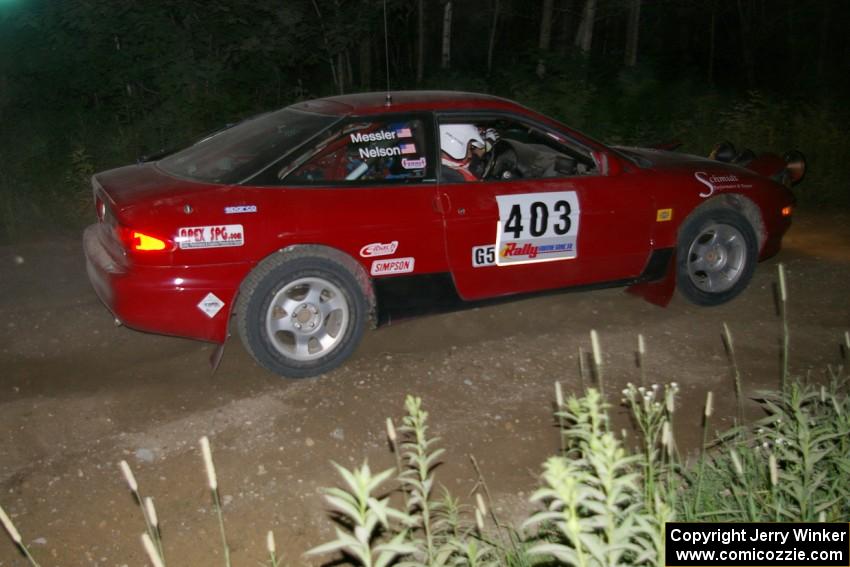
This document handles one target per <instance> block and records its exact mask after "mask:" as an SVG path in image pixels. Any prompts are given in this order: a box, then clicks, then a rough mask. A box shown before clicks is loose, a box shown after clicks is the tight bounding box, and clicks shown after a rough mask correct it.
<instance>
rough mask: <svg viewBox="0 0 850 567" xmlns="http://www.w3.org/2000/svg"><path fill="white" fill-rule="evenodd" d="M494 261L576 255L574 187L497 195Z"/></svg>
mask: <svg viewBox="0 0 850 567" xmlns="http://www.w3.org/2000/svg"><path fill="white" fill-rule="evenodd" d="M496 202H497V203H498V205H499V223H498V225H497V229H496V251H497V255H496V265H498V266H506V265H511V264H525V263H530V262H548V261H553V260H571V259H573V258H576V257H577V256H578V228H579V218H580V216H581V215H580V212H581V210H580V208H579V201H578V195H577V194H576V192H575V191H559V192H555V193H527V194H523V195H497V196H496Z"/></svg>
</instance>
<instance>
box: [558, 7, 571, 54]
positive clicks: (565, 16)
mask: <svg viewBox="0 0 850 567" xmlns="http://www.w3.org/2000/svg"><path fill="white" fill-rule="evenodd" d="M572 10H573V0H563V2H561V34H560V38H559V40H558V55H560V56H561V57H564V56H566V54H567V50H568V49H569V47H570V44H571V43H572V41H571V38H572V25H573V18H572Z"/></svg>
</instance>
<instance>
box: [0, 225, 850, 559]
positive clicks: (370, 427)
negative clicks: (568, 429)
mask: <svg viewBox="0 0 850 567" xmlns="http://www.w3.org/2000/svg"><path fill="white" fill-rule="evenodd" d="M780 261H781V262H783V263H785V265H786V267H787V274H788V284H789V294H790V304H789V311H790V315H791V319H792V348H793V354H792V359H791V364H792V368H793V370H794V371H796V372H799V373H804V372H806V371H807V370H809V369H814V371H815V373H817V372H819V371H820V369H821V368H823V367H824V365H825V364H826V363H834V362H837V361H838V360H839V347H838V344H839V341H840V339H841V336H842V334H843V333H844V331H845V330H848V329H850V294H848V284H850V216H848V215H847V214H830V215H826V214H822V213H821V214H817V215H813V214H811V213H809V214H806V213H802V214H799V215H798V218H797V219H796V220H795V225H794V228H793V229H792V231H791V232H790V233H789V235H788V236H787V238H786V242H785V250H784V251H783V252H782V253H781V254H780V255H779V256H777V257H776V258H773V259H771V260H769V261H767V262H765V263H763V264H761V265H760V266H759V268H758V270H757V272H756V275H755V279H754V281H753V283H752V284H751V286H750V287H749V289H748V290H747V291H746V292H745V293H744V294H743V295H742V296H741V297H740V298H738V299H737V300H735V301H733V302H732V303H731V304H728V305H724V306H721V307H717V308H712V309H704V308H697V307H694V306H691V305H689V304H687V303H685V302H684V301H683V300H682V299H680V298H676V299H674V301H673V303H672V304H671V305H670V306H669V307H668V308H666V309H660V308H658V307H654V306H652V305H650V304H648V303H645V302H643V301H642V300H640V299H638V298H635V297H632V296H630V295H628V294H625V293H624V292H623V291H622V290H619V289H613V290H603V291H593V292H583V293H571V294H560V295H555V296H547V297H538V298H533V299H525V300H522V301H516V302H511V303H507V304H503V305H498V306H490V307H484V308H478V309H473V310H468V311H463V312H457V313H450V314H446V315H436V316H430V317H424V318H420V319H415V320H411V321H406V322H404V323H401V324H396V325H393V326H390V327H386V328H382V329H380V330H377V331H372V332H369V333H367V336H366V338H365V340H364V342H363V345H362V346H361V348H360V350H359V351H358V353H357V355H356V356H355V358H354V359H353V360H351V361H350V362H349V363H348V364H347V365H346V366H344V367H343V368H342V369H340V370H337V371H335V372H333V373H331V374H330V375H327V376H324V377H321V378H318V379H310V380H304V381H283V380H280V379H277V378H276V377H274V376H272V375H270V374H269V373H267V372H266V371H264V370H263V369H261V368H259V367H257V366H256V365H255V364H254V363H253V362H252V361H251V359H250V358H249V357H248V355H247V354H246V353H245V352H244V350H243V349H242V347H241V345H240V344H239V342H238V340H236V339H231V341H230V342H229V344H228V347H227V351H226V353H225V357H224V361H223V363H222V365H221V367H220V369H219V371H218V372H217V373H216V374H215V375H211V373H210V369H209V365H208V362H207V359H208V356H209V354H210V351H211V347H210V346H209V345H205V344H202V343H197V342H192V341H185V340H180V339H174V338H167V337H159V336H154V335H146V334H142V333H138V332H135V331H132V330H129V329H126V328H121V327H118V328H116V327H114V326H113V323H112V319H111V317H110V316H109V314H108V313H107V311H106V310H105V309H104V308H103V307H102V306H101V305H100V304H99V303H98V300H97V298H96V297H95V295H94V293H93V292H92V291H91V289H90V288H89V285H88V282H87V280H86V277H85V270H84V263H83V258H82V254H81V250H80V244H79V242H77V241H75V240H70V239H64V240H60V241H59V242H49V243H38V244H29V245H20V246H6V247H0V504H2V506H3V507H4V508H5V509H6V510H7V511H8V512H9V513H10V515H11V516H12V518H13V520H14V521H15V523H16V524H17V526H18V528H19V529H20V531H21V532H22V534H23V537H24V539H25V540H26V541H27V542H29V543H30V544H31V547H32V550H33V552H34V554H35V555H36V557H37V558H39V559H40V560H41V564H42V565H45V566H46V565H54V564H55V565H60V564H61V565H110V566H111V565H143V564H145V557H144V555H143V552H142V548H141V545H140V544H139V536H140V534H141V533H142V531H143V530H144V524H143V522H142V517H141V515H140V513H139V511H138V509H137V508H136V507H135V506H134V503H133V500H132V498H131V496H130V494H129V492H128V490H127V488H126V485H125V483H124V481H123V479H122V477H121V474H120V473H119V470H118V467H117V463H118V461H120V460H121V459H126V460H127V461H129V462H130V464H131V465H132V466H133V468H134V470H135V471H136V476H137V478H138V479H139V483H140V486H141V490H142V492H143V493H144V494H145V495H151V496H153V497H154V500H155V501H156V505H157V509H158V512H159V516H160V518H161V526H162V531H163V535H164V541H165V555H166V559H167V560H168V562H169V564H170V565H213V564H217V563H219V562H220V561H221V556H220V550H219V546H218V525H217V520H216V518H215V515H214V512H213V510H212V507H211V505H210V498H209V494H208V492H207V490H206V485H205V474H204V469H203V464H202V461H201V457H200V452H199V450H198V445H197V440H198V438H199V437H201V436H202V435H209V436H210V439H211V442H212V445H213V451H214V455H215V460H216V464H217V468H218V472H219V483H220V486H221V493H222V495H223V498H224V502H225V522H226V524H227V531H228V536H229V539H230V542H231V547H232V553H233V560H234V564H235V565H256V564H257V561H261V560H262V559H263V558H264V556H265V555H264V538H265V533H266V531H267V530H268V529H273V530H274V531H275V533H276V535H277V539H278V547H279V548H282V549H283V551H284V555H285V557H286V558H287V564H292V565H296V564H301V563H307V561H306V560H304V559H303V558H302V557H301V554H302V553H303V552H304V551H305V550H306V549H308V548H310V547H312V546H313V545H317V544H318V543H321V542H323V541H327V540H328V539H329V535H330V534H331V530H332V525H331V524H330V523H329V522H328V521H327V520H326V517H327V514H326V507H325V506H324V504H323V500H322V497H321V495H320V494H319V493H318V488H319V487H322V486H331V485H334V484H335V483H336V480H337V479H336V477H335V473H334V472H333V470H332V467H331V466H330V464H329V461H330V460H334V461H337V462H339V463H341V464H344V465H346V466H353V465H354V464H359V463H360V462H361V461H362V460H363V459H364V458H368V459H369V462H370V464H371V466H372V468H373V469H383V468H387V467H390V466H392V464H393V462H394V461H393V458H392V456H391V454H390V453H389V452H388V451H387V446H386V441H385V434H384V418H385V417H387V416H393V417H397V416H400V415H401V412H402V404H403V400H404V396H405V394H407V393H413V394H416V395H419V396H421V397H422V398H423V399H424V402H425V404H426V407H427V409H428V410H429V411H430V414H431V418H432V432H433V433H434V434H436V435H440V436H442V437H443V442H444V445H445V446H446V447H447V449H448V452H447V455H446V457H445V460H446V463H445V464H444V465H443V466H442V467H441V468H440V469H439V472H438V479H439V480H440V481H441V482H443V483H445V484H446V485H447V486H448V487H450V488H451V489H453V490H454V491H456V494H457V495H460V496H463V497H466V496H467V493H468V491H469V489H470V488H471V487H472V485H473V483H474V478H473V477H474V475H473V471H472V469H471V466H470V465H469V460H468V458H467V454H470V453H471V454H474V455H475V456H476V458H477V459H478V461H479V462H480V463H481V465H482V467H483V469H484V471H485V476H486V480H487V481H488V483H489V485H490V489H491V490H492V491H493V492H494V493H495V498H496V501H497V503H498V504H499V508H500V509H499V510H498V513H499V514H501V515H502V516H503V517H505V518H506V519H508V518H519V517H521V516H522V515H523V514H524V513H525V511H526V509H527V505H526V504H525V500H526V499H527V497H528V495H529V494H530V492H531V491H532V490H533V489H534V488H535V487H536V485H537V474H538V471H539V470H540V469H539V465H540V463H541V462H542V461H543V460H544V459H545V457H546V456H547V455H549V454H550V453H551V452H552V451H554V450H555V449H556V447H557V436H556V433H555V430H554V429H553V427H552V420H551V418H550V413H551V404H552V400H553V382H554V381H555V380H562V381H563V382H564V384H565V386H566V387H565V390H566V391H568V392H570V391H579V389H580V382H579V377H578V372H577V355H576V352H577V349H578V347H580V346H581V347H583V348H585V349H587V348H588V346H589V338H588V331H589V330H590V329H591V328H595V329H597V330H598V331H599V333H600V337H601V341H602V346H603V350H604V361H605V376H606V379H607V383H606V387H607V389H608V392H610V393H611V398H612V399H618V398H619V395H617V394H614V393H615V392H616V393H618V392H619V391H620V390H621V389H622V388H623V386H624V385H625V383H626V382H628V381H637V380H638V371H637V369H636V367H635V364H634V361H635V349H636V336H637V333H639V332H640V333H643V334H644V336H645V337H646V343H647V347H648V351H649V353H648V357H647V364H646V369H647V374H648V376H649V377H650V378H651V380H652V381H653V382H669V381H678V382H679V383H680V385H681V386H682V392H681V394H682V409H681V410H680V414H679V415H680V417H679V418H678V432H677V435H678V442H679V444H680V445H681V446H684V447H693V446H694V445H695V439H696V438H697V436H698V434H699V431H698V427H699V423H700V415H701V411H702V403H703V400H704V397H705V393H706V391H707V390H709V389H710V390H713V391H714V392H715V395H716V397H717V399H719V400H720V408H719V413H720V414H721V416H724V417H722V419H723V420H724V422H725V423H727V424H728V423H730V417H729V416H730V415H731V414H732V413H733V412H734V398H733V387H732V383H731V380H730V377H729V372H728V367H727V365H726V358H725V354H724V349H723V345H722V343H721V340H720V329H721V324H722V322H724V321H725V322H727V323H728V324H729V326H730V328H731V329H732V332H733V334H734V337H735V346H736V349H737V351H738V354H739V357H740V361H741V367H742V371H743V374H744V388H745V390H746V391H747V392H754V391H756V390H758V389H761V388H765V387H772V386H775V385H776V384H777V383H778V376H779V357H778V352H779V351H778V341H779V336H780V335H779V329H780V324H779V319H778V317H777V315H776V312H775V307H774V298H773V283H774V281H775V274H776V263H777V262H780ZM750 409H752V408H750ZM616 413H617V416H618V419H619V421H621V422H622V424H623V425H626V424H627V421H626V419H625V417H624V414H623V412H622V411H621V410H617V412H616ZM7 565H24V560H23V558H22V556H20V554H18V552H17V551H16V549H15V548H14V547H13V546H12V544H11V541H10V540H8V538H6V537H5V534H0V566H7Z"/></svg>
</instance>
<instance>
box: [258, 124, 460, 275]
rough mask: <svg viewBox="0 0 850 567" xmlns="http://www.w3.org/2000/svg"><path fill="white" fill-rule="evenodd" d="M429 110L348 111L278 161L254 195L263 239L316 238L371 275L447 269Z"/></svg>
mask: <svg viewBox="0 0 850 567" xmlns="http://www.w3.org/2000/svg"><path fill="white" fill-rule="evenodd" d="M432 121H433V117H432V116H431V115H430V114H429V113H415V112H414V113H402V114H397V113H386V114H381V115H367V116H352V117H348V118H346V119H344V120H342V121H340V122H339V123H338V124H336V125H335V126H334V127H333V128H332V129H331V130H330V131H329V132H327V133H326V134H325V135H324V136H322V137H321V138H320V139H317V140H316V141H315V142H314V143H312V144H311V145H310V147H309V148H306V149H305V150H304V151H302V152H301V153H300V154H299V155H298V156H295V157H294V158H290V159H288V160H287V161H285V162H283V163H280V164H275V166H274V167H271V168H269V171H268V173H266V176H265V177H264V178H262V179H261V180H260V182H258V183H257V185H258V186H264V189H263V190H261V191H257V192H256V193H255V194H254V196H255V199H257V200H258V201H260V200H262V203H263V209H264V211H265V212H266V213H267V214H266V219H267V222H268V225H269V227H268V233H269V234H270V235H271V236H272V238H271V239H270V241H269V242H268V243H267V246H268V247H269V248H270V249H271V250H275V249H279V248H281V247H283V246H286V245H291V244H320V245H324V246H329V247H332V248H335V249H337V250H341V251H343V252H345V253H347V254H348V255H349V256H351V257H352V258H354V259H355V260H356V261H358V262H359V263H360V264H361V265H362V266H363V268H364V269H365V270H366V272H367V273H368V274H370V275H371V276H372V277H374V278H384V277H392V276H398V275H412V274H421V273H433V272H445V271H446V266H445V255H444V252H443V246H442V242H443V222H442V218H441V216H440V214H439V212H438V211H437V210H436V208H435V191H436V173H435V161H434V154H433V153H432V152H433V148H434V143H433V140H432V137H433V132H434V126H433V122H432Z"/></svg>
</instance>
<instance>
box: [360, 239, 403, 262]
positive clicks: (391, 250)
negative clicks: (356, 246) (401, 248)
mask: <svg viewBox="0 0 850 567" xmlns="http://www.w3.org/2000/svg"><path fill="white" fill-rule="evenodd" d="M397 249H398V240H393V241H392V242H387V243H386V244H384V243H383V242H373V243H372V244H367V245H366V246H364V247H363V248H361V249H360V255H361V256H363V257H364V258H374V257H375V256H389V255H391V254H395V251H396V250H397Z"/></svg>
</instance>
